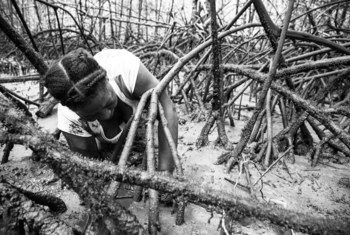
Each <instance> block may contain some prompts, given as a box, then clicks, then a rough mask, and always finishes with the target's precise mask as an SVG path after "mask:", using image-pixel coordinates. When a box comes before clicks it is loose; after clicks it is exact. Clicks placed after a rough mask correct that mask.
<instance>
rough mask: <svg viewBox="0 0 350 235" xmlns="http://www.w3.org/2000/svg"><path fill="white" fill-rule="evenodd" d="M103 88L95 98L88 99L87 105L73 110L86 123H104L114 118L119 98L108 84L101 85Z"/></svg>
mask: <svg viewBox="0 0 350 235" xmlns="http://www.w3.org/2000/svg"><path fill="white" fill-rule="evenodd" d="M101 86H102V87H101V88H99V91H98V92H97V94H96V95H95V96H94V97H93V98H90V99H88V101H87V102H86V103H85V104H83V105H81V106H79V107H77V108H75V109H74V110H73V111H74V112H76V113H77V114H78V115H79V116H80V117H81V118H82V119H84V120H86V121H95V120H101V121H102V120H108V119H111V118H112V117H113V115H114V110H115V108H116V106H117V104H118V97H117V95H116V94H115V92H114V90H113V88H112V86H111V85H110V84H109V83H108V82H105V83H103V84H101Z"/></svg>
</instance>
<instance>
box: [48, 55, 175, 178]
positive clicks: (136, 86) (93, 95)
mask: <svg viewBox="0 0 350 235" xmlns="http://www.w3.org/2000/svg"><path fill="white" fill-rule="evenodd" d="M157 84H158V80H157V79H156V78H155V77H154V76H153V75H152V74H151V73H150V72H149V71H148V70H147V68H146V67H145V66H144V65H143V64H142V62H141V61H140V59H139V58H137V57H136V56H134V55H133V54H132V53H130V52H128V51H126V50H119V49H106V50H103V51H101V52H99V53H97V54H96V55H95V56H94V57H93V56H91V55H90V54H89V53H88V52H87V51H86V50H84V49H77V50H75V51H72V52H70V53H69V54H67V55H65V56H63V57H62V58H61V59H59V60H58V61H56V62H55V63H53V65H52V66H51V67H50V69H49V70H48V72H47V73H46V75H45V86H46V87H47V89H48V91H49V93H50V94H51V95H52V96H53V97H55V98H56V99H57V100H59V101H60V102H61V104H60V105H59V106H58V113H57V115H58V124H57V127H58V129H60V130H61V131H62V133H63V135H64V136H65V138H66V139H67V142H68V144H69V146H70V148H71V150H73V151H76V152H79V153H81V154H84V155H87V156H90V157H96V154H97V153H100V152H102V151H105V150H106V148H108V147H107V146H110V145H113V144H115V143H117V141H118V139H119V137H120V134H121V131H122V129H123V125H125V123H126V122H127V121H128V120H129V119H130V117H131V116H132V114H133V112H134V111H135V108H136V107H137V104H138V100H139V99H140V97H141V96H142V94H143V93H144V92H146V91H147V90H149V89H151V88H153V87H155V86H156V85H157ZM160 102H161V104H162V106H163V108H164V111H165V116H166V118H167V120H168V126H169V129H170V131H171V133H172V136H173V138H174V140H175V142H176V143H177V131H178V129H177V128H178V118H177V114H176V111H175V107H174V104H173V103H172V101H171V100H170V98H169V96H168V94H167V92H163V93H162V94H161V96H160ZM159 126H160V125H159ZM158 139H159V164H158V170H160V171H169V172H172V171H173V167H174V164H173V160H172V156H171V151H170V149H169V146H168V144H167V142H166V138H165V135H164V132H163V129H162V128H159V129H158Z"/></svg>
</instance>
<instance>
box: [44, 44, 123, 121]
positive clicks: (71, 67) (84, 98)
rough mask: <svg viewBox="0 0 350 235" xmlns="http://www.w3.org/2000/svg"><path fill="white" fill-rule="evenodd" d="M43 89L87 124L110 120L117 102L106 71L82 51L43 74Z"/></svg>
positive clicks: (60, 61) (63, 58) (55, 64)
mask: <svg viewBox="0 0 350 235" xmlns="http://www.w3.org/2000/svg"><path fill="white" fill-rule="evenodd" d="M45 86H46V88H47V89H48V91H49V93H50V94H51V95H52V96H53V97H55V98H56V99H57V100H59V101H60V102H61V103H62V104H63V105H65V106H67V107H68V108H70V109H72V110H73V111H75V112H76V113H77V114H78V115H79V116H80V117H82V118H84V119H86V120H87V121H93V120H96V119H100V120H106V119H109V118H111V117H112V116H113V113H114V109H115V107H116V105H117V101H118V99H117V96H116V94H115V92H114V91H113V88H112V87H111V85H110V84H109V83H108V82H107V79H106V71H105V70H104V69H103V68H101V67H100V66H99V64H98V63H97V61H96V60H95V59H94V58H93V57H92V56H91V55H90V54H89V53H88V52H87V51H86V50H84V49H77V50H75V51H72V52H70V53H69V54H67V55H65V56H63V57H62V58H61V59H60V60H58V61H56V62H55V63H54V64H53V65H52V66H51V67H50V69H49V70H48V72H47V73H46V75H45Z"/></svg>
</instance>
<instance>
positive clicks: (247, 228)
mask: <svg viewBox="0 0 350 235" xmlns="http://www.w3.org/2000/svg"><path fill="white" fill-rule="evenodd" d="M7 87H10V88H11V89H12V90H15V91H16V92H21V93H22V94H24V96H26V97H27V98H30V99H32V98H35V96H36V95H37V93H36V92H37V84H36V83H34V82H28V83H26V84H23V83H21V84H19V85H18V84H17V85H16V84H11V85H7ZM246 98H247V97H246ZM245 100H246V102H245V105H250V106H251V105H253V104H252V103H249V102H248V101H247V99H245ZM178 110H179V116H180V123H181V125H179V146H178V151H179V155H180V157H181V160H182V163H183V167H184V174H185V177H187V178H189V179H191V180H194V181H195V182H198V183H199V184H202V185H205V186H208V185H210V187H212V188H214V189H216V190H219V191H225V192H229V193H232V195H239V196H242V197H250V196H251V195H250V194H249V193H248V192H247V190H245V189H244V187H241V186H239V185H235V184H233V183H232V182H229V180H232V181H235V182H238V183H240V184H242V185H247V181H246V177H245V174H242V173H241V172H239V171H238V168H237V167H235V168H234V169H233V170H232V171H231V172H230V174H227V173H225V167H224V166H223V165H214V164H213V163H214V162H215V161H216V160H217V157H218V156H219V155H220V154H222V153H223V152H225V150H224V149H222V148H221V147H218V146H216V145H215V139H216V137H217V130H216V129H214V130H213V131H212V133H211V134H210V136H209V141H210V143H209V145H208V146H206V147H202V148H200V149H197V148H196V147H195V142H196V139H197V137H198V136H199V133H200V131H201V128H202V127H203V125H204V122H203V121H200V122H197V121H191V115H189V114H185V113H184V112H183V111H182V108H181V107H178ZM31 111H33V112H35V111H36V108H35V107H34V106H31ZM249 115H250V113H249V112H243V113H242V115H241V118H240V120H235V127H230V126H228V125H227V126H226V128H227V129H226V131H227V134H228V136H229V139H230V141H231V142H233V143H237V142H238V141H239V138H240V132H241V129H242V128H243V127H244V123H245V121H246V120H247V119H248V118H249ZM235 117H237V115H236V116H235ZM38 122H39V123H40V125H41V126H42V127H43V128H44V129H46V130H48V131H49V132H52V131H53V130H54V129H55V125H56V122H57V121H56V115H55V110H54V111H53V113H52V115H50V116H49V117H48V118H45V119H38ZM280 126H281V125H280V117H279V115H278V114H276V115H275V116H274V127H275V128H274V133H277V130H278V129H280ZM275 131H276V132H275ZM1 155H2V151H1V152H0V156H1ZM30 156H31V151H30V150H28V149H25V148H24V147H22V146H15V148H14V150H13V151H12V152H11V155H10V162H9V163H7V164H5V165H2V166H0V175H4V176H5V177H6V178H10V179H12V180H13V181H16V182H17V183H16V185H17V186H22V187H23V188H27V189H29V190H31V191H36V192H37V191H41V192H51V193H53V194H56V195H57V196H58V197H60V198H62V199H63V200H64V201H65V202H66V204H67V207H68V211H67V212H65V213H63V214H61V215H59V217H60V218H61V219H62V220H64V221H66V222H67V223H68V224H70V225H72V226H74V227H76V228H78V229H79V228H82V227H84V224H85V223H86V218H87V216H86V215H87V208H85V207H84V206H83V205H81V200H80V199H79V197H78V195H77V194H76V193H74V192H73V191H72V190H70V189H68V188H66V187H65V186H64V185H63V184H62V182H61V180H59V179H58V178H57V177H56V176H55V175H54V174H53V173H52V172H51V170H50V169H48V168H47V167H46V166H43V165H41V164H40V163H37V162H33V161H31V160H30ZM295 160H296V161H295V163H294V164H292V163H291V162H290V161H289V160H288V159H286V161H285V162H286V166H287V169H286V166H285V165H283V164H276V166H275V167H273V168H272V169H271V171H269V172H268V173H267V174H266V175H265V176H264V177H263V179H262V180H263V187H262V189H261V193H258V194H257V196H258V198H259V200H261V201H266V202H269V203H274V204H278V205H279V206H281V207H283V208H286V209H290V210H293V211H298V212H303V213H309V214H310V215H323V216H328V217H330V218H331V217H333V216H334V215H336V216H341V217H342V218H344V219H348V220H349V219H350V182H349V181H350V161H349V160H350V159H348V158H341V157H339V156H336V155H335V156H334V158H332V159H322V160H321V163H320V164H318V165H317V166H316V167H311V166H310V159H307V158H306V157H305V156H300V155H296V158H295ZM249 169H250V173H251V174H252V176H251V179H252V181H253V182H255V181H256V180H257V179H258V178H259V172H260V173H262V172H263V171H264V169H262V168H261V167H260V166H256V167H255V166H254V165H253V164H250V165H249ZM19 172H20V173H19ZM227 179H228V180H227ZM257 185H258V186H259V187H260V186H261V183H258V184H257ZM122 193H123V196H128V195H130V196H132V191H131V190H130V188H129V187H125V189H124V190H123V192H122ZM121 203H123V204H124V205H129V206H128V208H129V210H130V211H132V212H133V213H134V214H135V215H136V216H137V217H138V219H139V221H140V222H141V224H143V225H144V226H145V228H146V227H147V202H140V203H136V202H132V201H131V200H130V199H124V200H123V201H122V202H121ZM171 211H172V208H170V207H161V210H160V221H161V226H162V230H161V234H219V233H220V232H219V231H218V225H219V221H220V219H221V218H222V217H221V215H220V214H217V213H213V215H212V213H211V212H209V211H207V210H206V209H205V208H202V207H199V206H197V205H193V204H189V205H188V207H187V209H186V213H185V221H186V222H185V224H184V225H182V226H176V225H175V216H174V215H172V214H171ZM212 216H213V217H212ZM232 225H233V227H232V231H233V234H282V233H284V232H289V234H291V233H292V232H293V231H286V230H284V229H283V228H279V227H277V226H273V225H271V224H270V223H269V222H268V221H259V220H256V219H254V218H244V219H242V220H241V221H237V222H234V223H233V224H232ZM294 234H300V233H295V232H294Z"/></svg>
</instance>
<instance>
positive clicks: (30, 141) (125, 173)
mask: <svg viewBox="0 0 350 235" xmlns="http://www.w3.org/2000/svg"><path fill="white" fill-rule="evenodd" d="M0 103H1V104H2V105H1V106H0V121H1V122H2V123H3V124H4V125H5V126H7V127H8V128H16V129H17V130H21V132H22V134H27V135H28V136H27V137H28V138H24V137H25V136H24V137H23V138H22V139H20V138H19V136H18V135H17V137H18V138H17V137H16V136H13V135H11V134H7V133H4V132H2V133H1V134H0V137H1V138H0V142H3V141H6V140H8V139H9V138H10V137H12V138H11V140H12V141H14V142H16V139H17V143H21V144H27V145H29V146H32V147H33V148H38V149H40V150H45V151H46V154H45V156H44V157H42V158H41V161H42V162H43V163H45V164H47V165H48V166H50V167H51V168H52V169H53V170H54V172H55V173H56V174H57V175H58V176H59V177H60V178H62V179H63V180H64V181H65V182H68V183H69V184H70V185H71V186H72V187H73V189H74V190H76V191H77V192H78V194H79V195H80V196H84V197H82V198H83V199H84V200H89V198H90V203H89V204H88V205H89V206H90V207H91V209H92V210H94V211H95V212H97V213H98V215H106V214H108V213H111V212H112V211H111V207H106V206H104V205H101V204H102V202H101V201H97V202H96V200H102V201H103V199H104V198H96V197H92V196H93V195H100V196H101V192H99V193H98V194H95V193H96V192H95V190H94V188H91V186H90V184H88V183H89V182H92V183H93V184H94V185H98V184H103V182H108V181H110V180H117V181H122V182H128V183H131V184H134V185H141V186H146V187H149V188H152V189H156V190H160V191H164V192H168V193H172V194H174V195H175V196H180V195H183V196H185V197H186V198H188V200H189V201H190V202H193V203H203V204H207V205H213V206H215V207H217V208H218V209H225V210H229V211H232V212H234V213H238V214H241V215H247V216H254V217H256V218H258V219H269V220H271V222H273V223H275V224H278V225H282V226H286V227H290V228H293V229H295V230H299V231H303V232H308V233H330V234H344V233H348V232H349V231H350V223H349V222H348V221H347V222H342V220H341V219H340V218H338V219H337V220H330V219H325V218H323V217H315V216H310V215H305V214H302V213H297V212H293V211H289V210H286V209H282V208H279V207H277V206H273V205H269V204H265V203H260V202H258V201H256V200H252V199H249V198H240V197H237V196H234V195H231V194H227V193H224V192H218V191H214V190H213V189H211V188H209V187H203V186H200V185H197V184H195V183H194V182H187V181H179V180H177V179H174V178H170V177H167V176H165V175H163V174H159V173H157V172H154V173H152V174H150V173H147V172H143V171H139V170H135V169H130V168H126V169H122V168H120V167H118V166H115V165H111V164H110V163H109V162H95V161H92V160H88V159H82V158H81V157H79V156H77V155H75V154H72V153H71V152H70V151H68V150H65V149H64V148H63V147H62V146H60V145H59V144H58V143H57V141H56V140H54V139H53V138H52V137H51V136H50V135H48V134H46V133H44V132H43V131H40V130H39V129H38V128H37V127H35V126H33V125H29V122H28V121H26V117H25V116H24V115H23V114H22V113H21V112H19V111H17V110H14V109H13V108H11V104H10V103H9V102H8V101H7V100H5V99H4V98H2V97H1V96H0ZM31 136H33V137H34V138H33V137H31ZM42 146H45V147H44V148H43V147H42ZM91 194H92V195H91ZM91 201H93V202H94V203H93V202H91ZM114 206H117V205H115V204H114ZM120 216H121V215H120ZM113 218H114V217H113Z"/></svg>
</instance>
